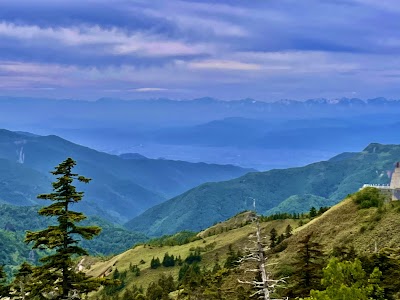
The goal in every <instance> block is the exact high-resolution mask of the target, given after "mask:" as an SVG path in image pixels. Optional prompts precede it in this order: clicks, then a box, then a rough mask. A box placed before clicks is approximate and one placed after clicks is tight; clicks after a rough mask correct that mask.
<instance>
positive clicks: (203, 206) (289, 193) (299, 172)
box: [126, 144, 400, 236]
mask: <svg viewBox="0 0 400 300" xmlns="http://www.w3.org/2000/svg"><path fill="white" fill-rule="evenodd" d="M398 160H400V146H399V145H381V144H371V145H369V146H368V147H367V148H365V149H364V150H363V151H362V152H359V153H354V154H351V155H350V154H348V153H346V154H343V155H339V156H337V157H334V158H333V159H331V160H328V161H323V162H318V163H313V164H310V165H307V166H304V167H299V168H291V169H281V170H271V171H267V172H253V173H249V174H246V175H244V176H242V177H240V178H237V179H233V180H229V181H224V182H217V183H206V184H202V185H200V186H198V187H196V188H194V189H192V190H189V191H187V192H185V193H183V194H182V195H179V196H177V197H175V198H172V199H170V200H168V201H166V202H164V203H162V204H159V205H157V206H154V207H152V208H150V209H148V210H147V211H146V212H144V213H143V214H141V215H140V216H138V217H136V218H134V219H133V220H131V221H129V222H128V223H127V224H126V227H127V228H129V229H132V230H137V231H140V232H143V233H145V234H147V235H150V236H160V235H164V234H172V233H174V232H177V231H181V230H194V231H198V230H202V229H204V228H207V227H208V226H210V225H212V224H214V223H215V222H220V221H223V220H225V219H227V218H229V217H231V216H233V215H235V214H237V213H238V212H240V211H243V210H248V209H251V208H252V205H253V199H257V210H258V211H259V212H260V213H266V212H267V211H269V210H271V209H274V208H276V207H277V206H278V205H279V204H281V203H282V202H284V201H285V200H286V202H284V203H282V205H283V206H285V207H287V206H288V205H291V204H290V203H291V202H293V203H296V202H299V201H300V202H301V203H304V206H305V207H304V208H302V206H301V205H298V203H297V204H296V205H297V209H296V211H297V212H301V211H304V210H307V208H308V207H307V205H311V204H312V205H314V204H321V205H322V204H323V206H328V205H332V204H334V203H337V202H338V201H339V200H341V199H343V198H344V197H345V196H346V195H348V194H350V193H354V192H355V191H357V190H358V189H359V188H360V187H361V186H362V185H363V184H364V183H379V184H387V183H389V174H390V172H391V171H392V170H393V168H394V163H395V162H396V161H398ZM306 197H307V198H308V199H307V200H305V198H306ZM323 199H325V201H323ZM285 209H286V208H285Z"/></svg>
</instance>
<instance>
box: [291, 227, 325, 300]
mask: <svg viewBox="0 0 400 300" xmlns="http://www.w3.org/2000/svg"><path fill="white" fill-rule="evenodd" d="M312 234H313V233H310V234H308V235H307V236H305V238H304V239H302V240H300V241H299V249H298V250H297V261H296V262H295V263H294V266H295V267H296V271H295V274H294V278H295V281H296V284H295V286H294V287H293V288H292V289H291V291H290V293H289V295H288V296H290V298H291V297H293V296H301V297H305V296H307V295H308V294H309V292H310V290H311V289H319V288H320V287H321V284H320V282H321V278H322V268H323V267H324V263H323V258H324V254H323V253H322V250H321V248H322V246H321V245H320V244H319V243H317V242H315V241H313V240H312Z"/></svg>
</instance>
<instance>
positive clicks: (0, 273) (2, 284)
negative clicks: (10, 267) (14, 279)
mask: <svg viewBox="0 0 400 300" xmlns="http://www.w3.org/2000/svg"><path fill="white" fill-rule="evenodd" d="M6 279H7V275H6V273H5V272H4V267H3V266H2V265H0V297H6V296H8V292H9V287H8V285H7V284H6Z"/></svg>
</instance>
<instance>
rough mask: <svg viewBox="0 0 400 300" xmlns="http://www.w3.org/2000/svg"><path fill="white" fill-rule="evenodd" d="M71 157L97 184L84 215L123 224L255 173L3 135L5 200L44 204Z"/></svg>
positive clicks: (0, 181) (0, 171) (0, 161)
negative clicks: (58, 169)
mask: <svg viewBox="0 0 400 300" xmlns="http://www.w3.org/2000/svg"><path fill="white" fill-rule="evenodd" d="M67 157H72V158H74V159H75V160H76V161H77V163H78V165H77V172H78V173H80V174H84V175H85V176H87V177H89V178H93V180H92V182H91V183H90V184H89V185H85V187H84V190H85V191H86V196H85V201H84V202H83V204H82V207H81V209H83V211H84V212H86V213H89V214H91V215H100V216H102V217H104V218H107V219H109V220H112V221H115V222H120V223H122V222H124V221H126V220H128V219H130V218H132V217H133V216H135V215H137V214H139V213H140V212H143V211H144V210H145V209H147V208H149V207H151V206H153V205H155V204H158V203H160V202H162V201H164V200H165V199H167V198H170V197H173V196H176V195H178V194H180V193H182V192H184V191H186V190H188V189H190V188H193V187H195V186H197V185H199V184H202V183H204V182H212V181H220V180H226V179H231V178H235V177H238V176H241V175H243V174H245V173H247V172H248V171H250V170H248V169H243V168H240V167H235V166H232V165H213V164H205V163H188V162H182V161H169V160H154V159H134V160H132V159H128V160H127V159H123V158H121V157H118V156H116V155H110V154H106V153H102V152H98V151H95V150H93V149H90V148H87V147H83V146H80V145H77V144H74V143H71V142H69V141H67V140H64V139H62V138H59V137H57V136H36V135H33V134H27V133H16V132H11V131H7V130H0V187H2V188H0V200H1V201H2V202H6V203H10V204H17V205H32V204H40V202H38V201H37V200H36V196H37V194H39V193H45V192H47V191H48V190H49V189H50V188H51V185H50V180H49V179H48V177H49V175H50V174H49V172H50V171H52V170H53V168H54V167H55V166H56V165H58V163H60V162H61V161H62V160H64V159H65V158H67ZM79 188H82V187H81V186H80V187H79Z"/></svg>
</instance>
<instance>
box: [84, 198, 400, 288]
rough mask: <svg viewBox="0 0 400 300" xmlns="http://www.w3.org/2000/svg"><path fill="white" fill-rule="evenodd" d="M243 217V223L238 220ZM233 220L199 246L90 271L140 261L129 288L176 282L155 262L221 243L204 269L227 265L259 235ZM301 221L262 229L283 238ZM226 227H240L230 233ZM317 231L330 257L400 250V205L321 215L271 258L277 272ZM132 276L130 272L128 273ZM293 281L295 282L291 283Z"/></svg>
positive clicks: (135, 254) (129, 256)
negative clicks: (340, 251) (344, 249)
mask: <svg viewBox="0 0 400 300" xmlns="http://www.w3.org/2000/svg"><path fill="white" fill-rule="evenodd" d="M236 218H239V221H238V220H237V219H236ZM236 218H233V219H231V220H229V221H228V222H226V223H220V224H217V225H215V226H213V227H212V228H209V229H207V230H206V231H204V232H202V233H200V234H199V236H202V237H203V239H202V240H198V241H194V242H191V243H189V244H186V245H182V246H173V247H166V246H164V247H152V248H149V247H148V246H147V247H144V246H139V247H136V248H134V249H131V250H129V251H127V252H124V253H122V254H120V255H118V256H116V257H114V258H112V259H111V260H109V261H102V262H100V261H97V262H95V263H94V264H93V265H92V266H91V268H90V270H89V271H88V272H89V274H90V275H93V276H98V275H99V274H100V273H102V272H104V271H105V270H106V269H108V268H111V269H112V270H115V268H118V270H120V271H121V270H126V269H127V268H128V266H129V264H130V263H132V264H139V261H140V260H141V259H144V260H145V261H146V263H145V264H144V265H141V266H140V268H141V270H142V272H141V275H140V276H139V277H134V276H133V275H132V274H130V275H128V281H129V284H128V287H129V285H132V284H136V285H142V286H143V287H146V286H147V285H148V284H149V283H150V282H151V281H153V280H156V279H157V278H158V277H159V276H160V275H161V274H162V273H167V274H169V273H170V274H172V275H174V276H175V277H177V273H178V269H179V267H174V268H163V267H160V268H159V269H157V270H151V269H149V266H150V260H151V258H152V257H153V256H154V257H159V258H160V259H162V257H163V256H164V253H166V252H168V253H169V254H173V255H181V257H182V258H184V257H186V255H187V254H188V253H189V249H190V248H193V247H204V246H205V245H208V244H211V243H213V242H215V243H216V247H215V248H214V249H213V250H211V251H208V252H205V253H203V261H202V262H201V265H203V266H206V267H212V266H213V265H214V263H215V257H216V255H218V257H219V259H220V262H221V263H222V264H223V262H224V260H225V258H226V254H227V252H228V246H229V245H230V244H232V245H233V247H234V249H243V248H244V246H245V245H248V244H249V243H248V237H249V235H251V234H252V233H253V232H254V228H253V226H252V225H251V224H250V225H245V226H243V227H240V228H235V227H237V224H238V223H242V222H245V221H246V220H247V219H248V214H247V215H244V216H243V215H239V216H238V217H236ZM298 222H299V221H298V220H276V221H271V222H266V223H262V229H263V232H264V234H265V235H267V236H268V233H269V231H270V230H271V229H272V228H273V227H275V228H276V229H277V230H278V233H279V234H280V233H283V232H284V229H285V228H286V226H287V224H291V225H292V226H293V227H296V226H297V224H298ZM224 228H235V229H231V230H229V231H225V229H224ZM210 231H211V232H214V231H215V232H220V231H222V232H220V233H217V234H216V235H213V236H208V232H210ZM311 232H313V239H314V240H315V241H318V242H320V243H321V244H322V245H323V250H324V252H325V253H327V254H329V253H330V252H331V251H332V248H333V247H334V246H343V245H346V246H351V245H354V247H355V248H356V251H357V252H358V253H359V254H363V253H371V252H373V251H374V248H375V241H376V242H377V247H378V249H382V248H384V247H396V248H397V247H398V245H400V202H391V203H388V204H386V205H385V206H384V208H383V209H381V210H378V209H377V208H370V209H363V210H359V209H358V208H357V206H356V205H355V204H354V203H353V202H352V199H351V198H348V199H345V200H344V201H342V202H340V203H339V204H337V205H336V206H334V207H332V208H331V209H330V210H328V211H327V212H325V213H324V214H323V215H322V216H320V217H317V218H315V219H313V220H312V221H310V222H309V223H307V224H305V225H303V226H301V227H298V228H295V230H294V234H293V236H292V237H290V238H289V239H287V240H286V241H287V242H288V247H287V248H286V249H285V250H284V251H282V252H280V253H277V254H272V255H271V257H270V258H271V260H272V261H273V262H278V264H277V265H276V267H275V270H274V271H275V272H279V271H280V270H281V269H284V268H285V266H290V265H291V263H292V262H293V259H294V258H295V256H296V251H297V249H298V241H299V240H301V239H303V238H304V237H305V236H306V235H307V234H309V233H311ZM128 274H129V272H128ZM229 276H230V277H229V279H228V280H226V281H225V284H224V285H225V287H224V288H225V289H230V288H233V287H235V286H237V280H236V279H237V278H239V277H241V276H243V274H242V273H235V272H234V273H232V274H231V275H229ZM289 281H290V279H289Z"/></svg>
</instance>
